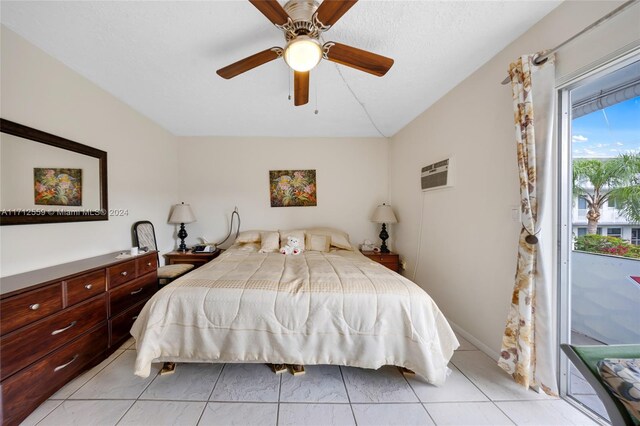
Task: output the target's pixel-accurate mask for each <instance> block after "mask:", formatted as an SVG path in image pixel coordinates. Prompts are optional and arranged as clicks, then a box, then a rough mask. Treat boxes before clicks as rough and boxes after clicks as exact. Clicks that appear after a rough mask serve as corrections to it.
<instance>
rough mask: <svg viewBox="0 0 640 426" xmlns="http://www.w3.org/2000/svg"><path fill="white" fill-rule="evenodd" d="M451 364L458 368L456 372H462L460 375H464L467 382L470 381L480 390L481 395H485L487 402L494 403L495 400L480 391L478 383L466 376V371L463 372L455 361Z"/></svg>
mask: <svg viewBox="0 0 640 426" xmlns="http://www.w3.org/2000/svg"><path fill="white" fill-rule="evenodd" d="M451 364H453V366H454V367H455V368H456V370H458V371H459V372H460V374H462V375H463V376H464V377H465V378H466V379H467V380H468V381H469V382H470V383H471V384H472V385H473V386H475V387H476V389H478V391H480V393H481V394H483V395H484V396H485V397H486V398H487V400H489V401H491V402H493V399H492V398H491V397H490V396H489V395H487V394H486V393H485V392H484V391H483V390H482V389H480V386H478V385H477V384H476V382H474V381H473V380H472V379H471V377H469V376H467V375H466V374H465V372H464V371H462V368H460V367H458V366H457V365H456V363H455V362H454V361H453V360H451Z"/></svg>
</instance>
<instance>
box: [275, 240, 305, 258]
mask: <svg viewBox="0 0 640 426" xmlns="http://www.w3.org/2000/svg"><path fill="white" fill-rule="evenodd" d="M280 253H282V254H284V255H287V254H293V255H298V254H300V253H302V250H301V249H300V240H299V239H297V238H296V237H288V238H287V245H286V246H284V247H282V248H281V249H280Z"/></svg>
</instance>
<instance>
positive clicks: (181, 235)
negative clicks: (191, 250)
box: [178, 223, 187, 251]
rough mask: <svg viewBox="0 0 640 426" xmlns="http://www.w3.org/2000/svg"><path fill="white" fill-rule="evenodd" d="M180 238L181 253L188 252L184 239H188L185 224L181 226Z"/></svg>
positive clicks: (179, 247) (179, 248)
mask: <svg viewBox="0 0 640 426" xmlns="http://www.w3.org/2000/svg"><path fill="white" fill-rule="evenodd" d="M178 238H180V246H178V250H179V251H187V245H186V244H185V243H184V239H185V238H187V230H186V229H185V228H184V223H181V224H180V230H179V231H178Z"/></svg>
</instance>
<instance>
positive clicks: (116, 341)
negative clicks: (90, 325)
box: [109, 299, 148, 347]
mask: <svg viewBox="0 0 640 426" xmlns="http://www.w3.org/2000/svg"><path fill="white" fill-rule="evenodd" d="M147 300H148V299H147ZM147 300H143V301H142V302H140V303H138V304H136V305H134V306H133V307H131V308H129V309H127V310H126V311H124V312H123V313H121V314H118V315H117V316H115V317H113V318H112V319H110V320H109V329H110V330H111V333H110V334H111V341H110V342H109V347H113V346H119V345H120V344H122V343H124V341H125V340H127V339H128V338H129V337H131V334H129V331H130V330H131V326H132V325H133V323H134V322H135V321H136V319H137V318H138V314H139V313H140V311H141V310H142V307H143V306H144V304H145V303H147Z"/></svg>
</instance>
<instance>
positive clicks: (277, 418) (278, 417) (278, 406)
mask: <svg viewBox="0 0 640 426" xmlns="http://www.w3.org/2000/svg"><path fill="white" fill-rule="evenodd" d="M274 369H275V367H274ZM283 375H284V373H281V374H278V376H280V385H279V386H278V405H277V406H276V426H278V424H279V423H280V396H281V395H282V376H283Z"/></svg>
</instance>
